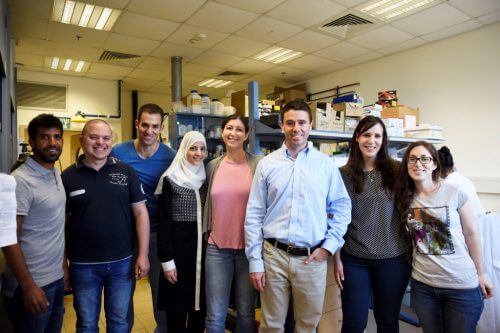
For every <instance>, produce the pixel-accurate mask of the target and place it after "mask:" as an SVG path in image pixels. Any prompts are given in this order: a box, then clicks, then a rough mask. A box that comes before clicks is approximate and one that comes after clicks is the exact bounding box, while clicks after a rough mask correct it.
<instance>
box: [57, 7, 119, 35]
mask: <svg viewBox="0 0 500 333" xmlns="http://www.w3.org/2000/svg"><path fill="white" fill-rule="evenodd" d="M120 14H121V11H120V10H118V9H113V8H108V7H102V6H97V5H92V4H87V3H84V2H80V1H73V0H54V6H53V9H52V21H56V22H61V23H66V24H74V25H78V26H81V27H86V28H92V29H97V30H104V31H109V30H111V28H112V27H113V25H114V24H115V22H116V20H117V19H118V17H119V16H120Z"/></svg>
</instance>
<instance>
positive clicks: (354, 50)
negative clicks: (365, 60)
mask: <svg viewBox="0 0 500 333" xmlns="http://www.w3.org/2000/svg"><path fill="white" fill-rule="evenodd" d="M368 52H370V50H368V49H365V48H363V47H361V46H357V45H354V44H350V43H348V42H340V43H338V44H335V45H333V46H330V47H327V48H325V49H323V50H320V51H318V52H315V53H314V54H316V55H318V56H320V57H323V58H326V59H330V60H335V61H343V60H346V59H350V58H354V57H357V56H360V55H362V54H364V53H368Z"/></svg>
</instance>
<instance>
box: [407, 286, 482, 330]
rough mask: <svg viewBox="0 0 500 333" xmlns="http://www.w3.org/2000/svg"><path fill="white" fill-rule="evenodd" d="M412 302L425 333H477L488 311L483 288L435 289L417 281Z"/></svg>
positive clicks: (412, 294)
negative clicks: (483, 316)
mask: <svg viewBox="0 0 500 333" xmlns="http://www.w3.org/2000/svg"><path fill="white" fill-rule="evenodd" d="M411 300H412V302H413V306H414V307H415V311H416V312H417V316H418V320H419V321H420V326H421V327H422V329H423V331H424V333H443V332H451V333H474V332H475V331H476V325H477V322H478V320H479V317H481V313H482V312H483V307H484V297H483V294H482V293H481V289H479V287H477V288H472V289H447V288H434V287H431V286H429V285H427V284H425V283H422V282H419V281H417V280H415V279H411Z"/></svg>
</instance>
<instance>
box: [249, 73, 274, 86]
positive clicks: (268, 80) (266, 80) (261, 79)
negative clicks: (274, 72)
mask: <svg viewBox="0 0 500 333" xmlns="http://www.w3.org/2000/svg"><path fill="white" fill-rule="evenodd" d="M251 81H257V82H258V83H259V87H263V86H266V85H270V84H272V83H273V82H276V78H274V77H270V76H267V75H264V74H260V75H254V76H251V77H249V78H248V82H251Z"/></svg>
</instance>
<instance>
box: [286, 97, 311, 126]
mask: <svg viewBox="0 0 500 333" xmlns="http://www.w3.org/2000/svg"><path fill="white" fill-rule="evenodd" d="M290 110H295V111H304V112H307V114H308V115H309V122H312V113H311V108H310V107H309V105H307V103H306V102H304V101H301V100H298V99H296V100H295V101H291V102H288V103H286V104H285V106H284V107H283V109H281V122H283V121H284V119H285V113H286V112H287V111H290Z"/></svg>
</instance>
